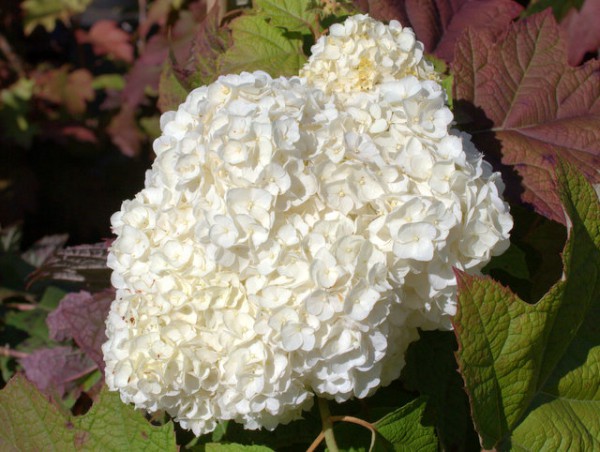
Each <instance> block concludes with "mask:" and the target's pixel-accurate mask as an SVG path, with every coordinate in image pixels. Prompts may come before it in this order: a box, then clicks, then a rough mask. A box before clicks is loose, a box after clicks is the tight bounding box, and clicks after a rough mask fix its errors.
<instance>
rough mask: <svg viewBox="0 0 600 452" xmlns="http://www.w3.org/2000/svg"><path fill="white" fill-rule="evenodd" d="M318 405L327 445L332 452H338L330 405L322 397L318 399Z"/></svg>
mask: <svg viewBox="0 0 600 452" xmlns="http://www.w3.org/2000/svg"><path fill="white" fill-rule="evenodd" d="M317 403H318V405H319V413H320V415H321V423H322V425H323V434H324V436H325V444H327V448H328V449H329V451H330V452H338V451H339V449H338V446H337V443H336V441H335V435H334V433H333V421H332V419H331V412H330V411H329V403H328V402H327V400H326V399H322V398H321V397H317Z"/></svg>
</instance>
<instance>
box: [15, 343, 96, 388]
mask: <svg viewBox="0 0 600 452" xmlns="http://www.w3.org/2000/svg"><path fill="white" fill-rule="evenodd" d="M20 362H21V365H22V366H23V370H24V371H25V375H26V376H27V378H28V379H29V381H31V382H32V383H34V384H35V385H36V386H37V388H38V389H39V390H40V391H42V392H43V393H45V394H47V395H50V396H56V397H57V398H62V397H63V396H64V395H65V394H66V393H68V392H71V391H73V390H75V392H76V393H78V392H79V391H78V390H77V381H76V380H77V379H79V378H81V377H83V376H84V375H86V374H89V373H90V372H92V371H93V370H94V369H95V368H96V365H95V364H94V362H93V361H92V360H90V359H89V358H88V357H87V356H86V355H84V354H83V353H82V352H81V351H80V350H77V349H74V348H72V347H55V348H42V349H38V350H36V351H35V352H33V353H31V354H29V355H28V356H26V357H25V358H23V359H21V360H20Z"/></svg>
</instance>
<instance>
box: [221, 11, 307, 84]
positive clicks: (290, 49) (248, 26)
mask: <svg viewBox="0 0 600 452" xmlns="http://www.w3.org/2000/svg"><path fill="white" fill-rule="evenodd" d="M231 29H232V33H233V46H232V47H230V48H229V49H228V50H227V52H225V54H224V55H223V58H222V60H221V72H222V73H231V74H235V73H239V72H242V71H248V72H252V71H256V70H262V71H265V72H268V73H269V74H270V75H271V76H272V77H279V76H281V75H285V76H290V75H297V74H298V71H299V70H300V68H301V67H302V66H303V65H304V62H305V61H306V57H305V56H304V54H303V53H302V40H300V39H294V38H291V37H290V38H288V37H285V36H284V35H283V32H282V30H281V29H279V28H276V27H274V26H272V25H269V24H268V23H267V22H266V21H265V20H264V19H263V18H262V17H258V16H242V17H239V18H238V19H236V20H235V21H233V22H232V23H231Z"/></svg>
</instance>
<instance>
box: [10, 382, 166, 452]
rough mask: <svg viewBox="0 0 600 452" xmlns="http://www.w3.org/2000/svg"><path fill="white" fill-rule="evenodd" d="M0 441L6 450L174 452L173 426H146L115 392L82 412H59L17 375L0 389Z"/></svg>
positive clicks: (137, 413)
mask: <svg viewBox="0 0 600 452" xmlns="http://www.w3.org/2000/svg"><path fill="white" fill-rule="evenodd" d="M0 445H2V448H3V449H7V450H19V451H20V450H23V451H29V450H32V451H33V450H65V451H67V450H76V451H78V450H102V451H124V450H127V451H157V452H168V451H173V452H175V451H176V450H177V447H176V445H175V434H174V431H173V424H172V423H170V422H169V423H168V424H166V425H163V426H161V427H157V426H154V425H152V424H150V423H149V422H148V421H147V420H146V419H145V418H144V416H143V415H142V414H141V413H140V412H137V411H135V410H134V409H133V408H132V407H131V406H129V405H125V404H123V403H122V402H121V400H120V398H119V395H118V394H116V393H111V392H108V391H107V390H106V389H105V390H103V391H102V392H101V393H100V396H99V398H98V400H97V401H96V403H94V405H93V406H92V408H91V409H90V411H89V412H88V413H86V414H85V415H83V416H71V415H67V414H64V413H62V412H60V411H59V410H58V408H57V407H56V406H55V405H53V404H52V403H51V402H49V401H48V400H47V399H46V398H45V397H44V396H43V395H42V394H41V393H40V392H38V390H37V389H36V388H35V387H34V386H33V385H32V384H31V383H30V382H28V381H27V380H26V379H25V378H24V377H23V376H21V375H16V376H15V377H13V378H12V379H11V380H10V381H9V383H8V384H7V385H6V387H5V388H4V389H2V390H1V391H0Z"/></svg>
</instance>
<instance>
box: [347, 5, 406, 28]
mask: <svg viewBox="0 0 600 452" xmlns="http://www.w3.org/2000/svg"><path fill="white" fill-rule="evenodd" d="M355 3H356V5H357V6H358V7H359V8H360V9H361V10H363V11H364V12H366V13H369V15H370V16H371V17H373V18H375V19H377V20H382V21H389V20H392V19H396V20H397V21H399V22H400V23H401V24H402V25H403V26H410V21H409V20H408V16H407V14H406V7H405V5H404V4H405V1H404V0H355Z"/></svg>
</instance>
